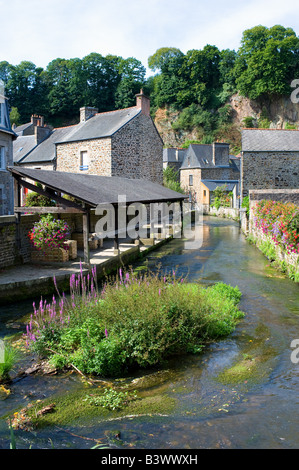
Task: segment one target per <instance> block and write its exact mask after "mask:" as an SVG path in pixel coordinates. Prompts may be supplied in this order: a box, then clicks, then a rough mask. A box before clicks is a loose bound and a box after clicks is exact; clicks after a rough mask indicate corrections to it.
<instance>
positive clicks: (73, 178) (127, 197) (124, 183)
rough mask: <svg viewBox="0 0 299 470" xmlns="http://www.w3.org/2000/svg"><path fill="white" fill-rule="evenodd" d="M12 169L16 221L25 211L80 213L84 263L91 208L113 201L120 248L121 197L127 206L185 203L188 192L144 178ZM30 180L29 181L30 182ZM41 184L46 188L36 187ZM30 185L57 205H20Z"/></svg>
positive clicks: (87, 255)
mask: <svg viewBox="0 0 299 470" xmlns="http://www.w3.org/2000/svg"><path fill="white" fill-rule="evenodd" d="M9 171H10V172H11V173H12V176H13V177H14V179H15V207H14V211H15V214H17V220H18V221H19V222H20V216H21V214H22V213H24V212H31V213H32V212H33V213H41V214H42V213H49V212H50V213H58V214H61V213H71V212H73V213H81V214H82V217H83V240H84V262H85V263H87V264H89V246H88V237H89V218H90V210H91V209H94V208H97V207H98V206H100V205H103V206H105V205H107V204H111V205H112V206H113V207H114V209H115V240H114V244H115V248H116V249H118V246H119V242H118V227H117V222H118V206H119V202H120V200H119V196H121V197H122V200H123V201H125V204H126V205H130V204H133V203H141V204H151V203H162V202H165V203H167V202H179V203H180V207H181V213H182V203H183V201H184V200H185V199H186V198H187V196H186V195H184V194H181V193H177V192H176V191H172V190H170V189H168V188H165V187H164V186H161V185H159V184H157V183H152V182H150V181H147V180H144V179H134V180H132V179H128V178H121V177H113V176H98V175H88V174H80V173H66V172H59V171H49V170H36V169H31V168H23V167H11V168H9ZM29 180H30V181H31V182H30V181H29ZM35 183H40V184H41V185H42V186H43V187H42V188H41V187H39V186H36V185H35ZM22 187H24V188H27V189H29V190H31V191H34V192H37V193H38V194H41V195H43V196H46V197H49V198H51V199H52V200H54V201H55V202H56V207H21V202H20V201H21V188H22ZM62 195H68V196H72V197H73V198H75V200H76V201H77V202H73V201H71V200H68V199H65V198H64V197H62Z"/></svg>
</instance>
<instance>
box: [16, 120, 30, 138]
mask: <svg viewBox="0 0 299 470" xmlns="http://www.w3.org/2000/svg"><path fill="white" fill-rule="evenodd" d="M32 125H33V124H32V122H27V123H26V124H22V125H21V126H17V127H15V129H14V131H15V133H16V134H17V135H23V132H24V131H25V130H26V129H28V128H29V127H31V126H32Z"/></svg>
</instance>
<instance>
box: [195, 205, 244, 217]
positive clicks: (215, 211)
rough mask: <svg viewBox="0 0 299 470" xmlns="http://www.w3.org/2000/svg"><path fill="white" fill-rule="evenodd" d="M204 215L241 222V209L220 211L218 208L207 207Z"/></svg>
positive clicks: (223, 209)
mask: <svg viewBox="0 0 299 470" xmlns="http://www.w3.org/2000/svg"><path fill="white" fill-rule="evenodd" d="M203 213H204V214H205V215H213V216H215V217H223V218H226V219H233V220H236V221H239V219H240V214H239V209H234V208H232V207H219V209H216V207H213V206H208V205H206V206H204V212H203Z"/></svg>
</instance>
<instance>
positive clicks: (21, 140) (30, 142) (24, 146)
mask: <svg viewBox="0 0 299 470" xmlns="http://www.w3.org/2000/svg"><path fill="white" fill-rule="evenodd" d="M34 147H36V140H35V135H26V136H25V135H24V136H23V135H20V136H18V138H17V139H16V140H15V141H14V143H13V161H14V163H18V162H19V161H20V160H22V159H23V158H24V157H25V155H27V154H28V153H29V152H31V150H32V149H34Z"/></svg>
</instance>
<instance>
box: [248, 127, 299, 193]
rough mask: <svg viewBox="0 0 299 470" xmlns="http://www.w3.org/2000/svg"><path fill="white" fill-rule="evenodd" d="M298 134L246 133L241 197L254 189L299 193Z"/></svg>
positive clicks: (265, 131)
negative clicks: (296, 190) (297, 190)
mask: <svg viewBox="0 0 299 470" xmlns="http://www.w3.org/2000/svg"><path fill="white" fill-rule="evenodd" d="M298 175H299V131H298V130H285V129H243V131H242V154H241V196H242V197H245V196H248V194H249V191H250V190H255V189H259V190H261V189H298V187H299V177H298Z"/></svg>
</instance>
